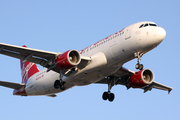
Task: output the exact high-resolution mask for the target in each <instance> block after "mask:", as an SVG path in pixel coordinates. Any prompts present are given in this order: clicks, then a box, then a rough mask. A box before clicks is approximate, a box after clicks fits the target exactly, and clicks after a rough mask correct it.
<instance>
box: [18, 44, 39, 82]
mask: <svg viewBox="0 0 180 120" xmlns="http://www.w3.org/2000/svg"><path fill="white" fill-rule="evenodd" d="M23 47H26V46H25V45H24V46H23ZM20 64H21V77H22V83H24V84H26V83H27V81H28V79H29V78H30V77H31V76H32V75H34V74H35V73H37V72H39V69H38V67H37V65H36V64H34V63H32V62H28V61H26V62H25V63H23V60H20Z"/></svg>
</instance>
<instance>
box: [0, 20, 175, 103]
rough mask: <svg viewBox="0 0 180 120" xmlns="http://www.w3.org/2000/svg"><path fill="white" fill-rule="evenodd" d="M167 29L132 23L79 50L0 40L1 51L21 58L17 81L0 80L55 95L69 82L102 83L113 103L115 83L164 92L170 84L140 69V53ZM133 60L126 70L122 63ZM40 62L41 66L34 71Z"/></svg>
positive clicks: (19, 90) (26, 91) (18, 89)
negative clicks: (20, 44) (7, 42)
mask: <svg viewBox="0 0 180 120" xmlns="http://www.w3.org/2000/svg"><path fill="white" fill-rule="evenodd" d="M165 36H166V31H165V30H164V29H163V28H162V27H159V26H157V24H156V23H154V22H150V21H144V22H138V23H135V24H132V25H130V26H128V27H126V28H124V29H122V30H120V31H118V32H116V33H114V34H112V35H110V36H108V37H106V38H104V39H102V40H100V41H98V42H96V43H94V44H92V45H90V46H88V47H86V48H84V49H83V50H81V51H77V50H67V51H65V52H63V53H59V52H49V51H44V50H37V49H31V48H27V47H26V45H24V46H22V47H20V46H15V45H9V44H4V43H0V54H3V55H7V56H10V57H14V58H17V59H20V65H21V76H22V82H21V83H14V82H6V81H0V85H1V86H4V87H9V88H12V89H14V91H13V95H20V96H38V95H46V96H50V97H56V94H57V93H59V92H63V91H65V90H68V89H69V88H72V87H74V86H84V85H89V84H92V83H96V84H107V90H106V91H105V92H104V93H103V95H102V98H103V100H109V101H110V102H112V101H113V100H114V98H115V95H114V94H113V93H112V92H111V88H112V87H113V86H114V85H124V86H126V87H127V89H129V88H140V89H142V90H144V92H147V91H151V90H152V89H153V88H156V89H160V90H165V91H168V93H169V92H170V91H171V90H172V89H173V88H172V87H168V86H165V85H163V84H160V83H158V82H155V81H154V73H153V72H152V70H150V69H144V68H143V64H141V63H140V60H141V57H142V56H143V55H144V54H145V53H147V52H149V51H151V50H152V49H154V48H155V47H157V46H158V45H159V44H160V43H161V42H162V41H163V40H164V38H165ZM132 59H137V64H135V68H136V69H137V71H131V70H128V69H126V68H124V67H123V65H124V64H125V63H126V62H128V61H130V60H132ZM36 64H39V65H41V66H43V67H45V69H43V70H41V71H40V70H39V69H38V68H37V66H36Z"/></svg>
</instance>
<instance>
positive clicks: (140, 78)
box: [129, 69, 154, 88]
mask: <svg viewBox="0 0 180 120" xmlns="http://www.w3.org/2000/svg"><path fill="white" fill-rule="evenodd" d="M153 81H154V74H153V72H152V71H151V70H149V69H144V70H140V71H139V72H136V73H135V74H134V75H132V76H131V77H130V79H129V86H130V87H132V88H143V87H145V86H147V85H149V84H151V83H152V82H153Z"/></svg>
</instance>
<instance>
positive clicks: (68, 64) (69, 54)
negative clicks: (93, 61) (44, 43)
mask: <svg viewBox="0 0 180 120" xmlns="http://www.w3.org/2000/svg"><path fill="white" fill-rule="evenodd" d="M80 61H81V57H80V54H79V52H78V51H76V50H68V51H66V52H64V53H63V54H61V55H60V56H58V58H57V59H56V60H55V66H56V68H57V69H59V70H65V69H70V68H72V67H74V66H77V65H78V64H79V63H80Z"/></svg>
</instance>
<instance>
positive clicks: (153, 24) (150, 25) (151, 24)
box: [149, 23, 157, 26]
mask: <svg viewBox="0 0 180 120" xmlns="http://www.w3.org/2000/svg"><path fill="white" fill-rule="evenodd" d="M149 25H150V26H157V25H156V24H152V23H149Z"/></svg>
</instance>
